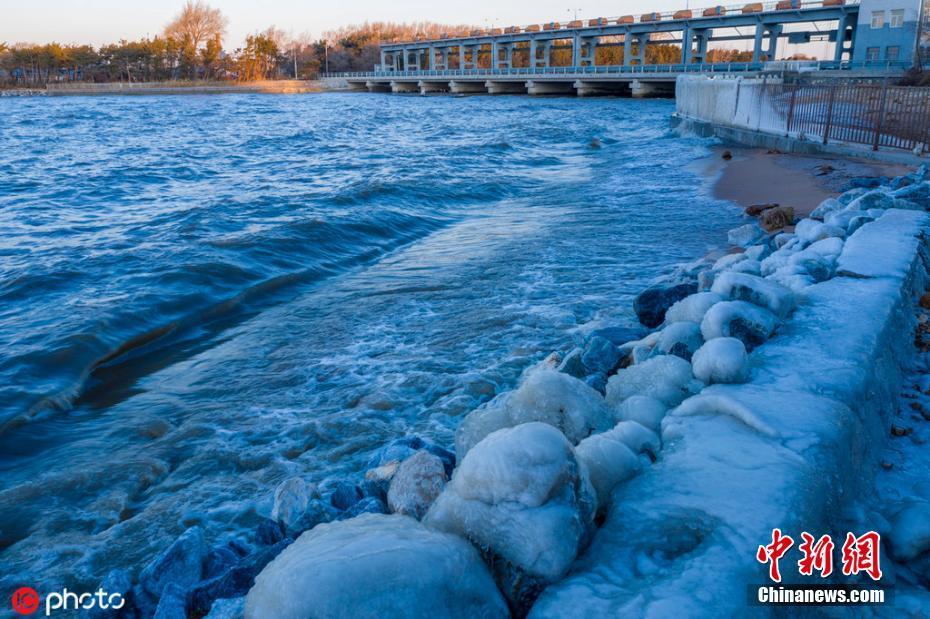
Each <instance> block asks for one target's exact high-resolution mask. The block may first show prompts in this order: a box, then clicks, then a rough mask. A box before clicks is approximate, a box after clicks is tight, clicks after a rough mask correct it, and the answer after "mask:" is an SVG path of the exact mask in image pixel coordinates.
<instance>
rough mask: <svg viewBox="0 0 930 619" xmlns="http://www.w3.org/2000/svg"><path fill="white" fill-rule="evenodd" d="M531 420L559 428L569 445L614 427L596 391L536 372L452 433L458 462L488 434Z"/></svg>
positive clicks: (568, 378) (567, 378)
mask: <svg viewBox="0 0 930 619" xmlns="http://www.w3.org/2000/svg"><path fill="white" fill-rule="evenodd" d="M530 421H541V422H543V423H547V424H549V425H551V426H553V427H555V428H558V429H559V430H561V431H562V433H563V434H564V435H565V436H566V437H568V440H570V441H571V442H572V444H577V443H578V441H580V440H581V439H583V438H586V437H587V436H590V435H591V434H592V433H593V432H602V431H604V430H607V429H608V428H610V427H611V425H613V424H612V421H613V418H612V416H611V414H610V411H609V409H608V408H607V404H606V402H604V398H603V397H601V394H599V393H598V392H597V391H595V390H594V389H592V388H591V387H589V386H588V385H586V384H585V383H584V382H582V381H580V380H578V379H577V378H574V377H572V376H569V375H568V374H564V373H561V372H557V371H555V370H549V369H538V370H534V371H531V372H530V373H529V374H528V375H527V376H526V378H525V379H524V381H523V384H521V385H520V387H519V388H518V389H517V390H515V391H509V392H507V393H504V394H501V395H499V396H497V397H496V398H494V399H493V400H491V401H490V402H488V403H487V404H485V405H484V406H483V407H481V408H479V409H477V410H474V411H472V412H471V413H470V414H469V415H468V416H467V417H465V419H464V420H463V421H462V423H461V424H460V425H459V427H458V430H457V431H456V433H455V451H456V455H457V456H458V458H459V459H460V460H461V458H462V457H463V456H464V455H465V454H466V453H468V450H469V449H471V448H472V447H473V446H474V445H475V444H477V443H478V441H480V440H481V439H483V438H484V437H485V436H487V435H488V434H490V433H491V432H494V431H495V430H500V429H501V428H512V427H513V426H516V425H519V424H521V423H527V422H530Z"/></svg>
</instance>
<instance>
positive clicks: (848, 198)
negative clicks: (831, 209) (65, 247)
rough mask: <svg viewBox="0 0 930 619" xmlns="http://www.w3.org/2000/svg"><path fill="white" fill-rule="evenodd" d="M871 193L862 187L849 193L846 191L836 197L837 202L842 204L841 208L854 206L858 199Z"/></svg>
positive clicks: (855, 188)
mask: <svg viewBox="0 0 930 619" xmlns="http://www.w3.org/2000/svg"><path fill="white" fill-rule="evenodd" d="M867 193H869V190H868V189H863V188H862V187H854V188H853V189H850V190H848V191H844V192H843V193H841V194H840V195H838V196H837V197H836V201H837V202H839V203H840V205H841V206H847V205H849V204H852V203H853V202H854V201H855V200H856V199H857V198H860V197H862V196H864V195H865V194H867Z"/></svg>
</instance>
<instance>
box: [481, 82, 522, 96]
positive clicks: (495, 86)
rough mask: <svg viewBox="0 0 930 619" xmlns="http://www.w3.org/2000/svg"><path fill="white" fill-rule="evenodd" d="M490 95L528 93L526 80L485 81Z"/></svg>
mask: <svg viewBox="0 0 930 619" xmlns="http://www.w3.org/2000/svg"><path fill="white" fill-rule="evenodd" d="M484 86H485V88H487V89H488V94H489V95H523V94H526V83H525V82H506V81H498V80H494V81H492V80H488V81H486V82H485V83H484Z"/></svg>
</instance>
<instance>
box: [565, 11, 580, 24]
mask: <svg viewBox="0 0 930 619" xmlns="http://www.w3.org/2000/svg"><path fill="white" fill-rule="evenodd" d="M579 11H581V9H567V10H566V12H568V13H571V14H572V21H578V12H579Z"/></svg>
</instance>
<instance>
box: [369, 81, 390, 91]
mask: <svg viewBox="0 0 930 619" xmlns="http://www.w3.org/2000/svg"><path fill="white" fill-rule="evenodd" d="M365 88H367V89H368V92H391V85H390V84H385V83H384V82H373V81H371V80H369V81H367V82H365Z"/></svg>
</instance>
